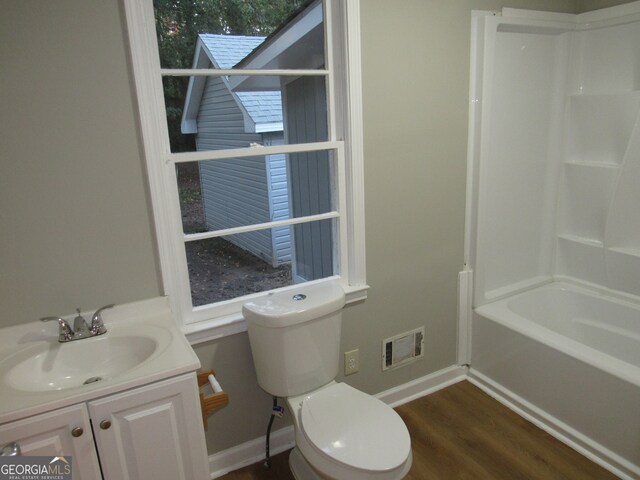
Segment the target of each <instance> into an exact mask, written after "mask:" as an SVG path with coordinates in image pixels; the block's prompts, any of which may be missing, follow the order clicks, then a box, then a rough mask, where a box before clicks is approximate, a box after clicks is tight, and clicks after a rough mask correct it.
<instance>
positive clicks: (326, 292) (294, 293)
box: [242, 281, 345, 328]
mask: <svg viewBox="0 0 640 480" xmlns="http://www.w3.org/2000/svg"><path fill="white" fill-rule="evenodd" d="M344 304H345V295H344V290H343V289H342V287H341V286H340V285H339V284H338V283H337V282H333V281H332V282H321V283H316V284H312V285H301V286H300V288H297V289H295V290H287V291H284V292H277V293H270V294H269V295H266V296H264V297H260V298H257V299H256V300H253V301H251V302H247V303H245V304H244V305H243V306H242V315H243V316H244V318H245V320H246V321H247V322H248V323H252V322H253V323H256V324H259V325H262V326H265V327H272V328H281V327H288V326H291V325H296V324H298V323H304V322H308V321H310V320H313V319H316V318H320V317H323V316H325V315H329V314H332V313H335V312H337V311H339V310H340V309H341V308H342V307H344Z"/></svg>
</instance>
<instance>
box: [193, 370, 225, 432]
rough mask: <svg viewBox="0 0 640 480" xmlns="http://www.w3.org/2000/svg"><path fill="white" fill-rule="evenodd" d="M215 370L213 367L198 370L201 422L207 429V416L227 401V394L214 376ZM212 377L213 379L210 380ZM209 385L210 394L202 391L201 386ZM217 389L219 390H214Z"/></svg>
mask: <svg viewBox="0 0 640 480" xmlns="http://www.w3.org/2000/svg"><path fill="white" fill-rule="evenodd" d="M215 374H216V373H215V371H214V370H213V369H207V370H200V372H198V375H197V376H198V387H199V388H200V405H201V407H202V423H203V424H204V429H205V430H207V427H208V418H209V415H211V414H212V413H213V412H215V411H216V410H220V409H221V408H222V407H224V406H225V405H226V404H227V403H229V395H228V394H227V392H225V391H224V390H222V388H221V387H220V384H219V383H218V381H217V380H216V378H215ZM211 379H213V380H211ZM206 385H210V386H211V388H212V389H213V390H214V392H213V393H211V394H204V393H202V387H205V386H206ZM216 390H219V391H216Z"/></svg>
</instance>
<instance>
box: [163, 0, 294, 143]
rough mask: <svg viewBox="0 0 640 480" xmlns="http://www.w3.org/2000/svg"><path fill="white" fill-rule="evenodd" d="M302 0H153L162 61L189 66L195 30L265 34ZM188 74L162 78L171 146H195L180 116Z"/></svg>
mask: <svg viewBox="0 0 640 480" xmlns="http://www.w3.org/2000/svg"><path fill="white" fill-rule="evenodd" d="M304 3H306V0H154V2H153V4H154V9H155V21H156V34H157V37H158V50H159V52H160V65H161V66H162V67H163V68H191V63H192V60H193V53H194V48H195V45H196V40H197V38H198V34H199V33H217V34H229V35H256V36H268V35H269V34H270V33H271V32H273V31H274V30H275V29H276V28H277V27H279V26H280V25H281V24H282V23H283V22H284V21H285V20H286V19H287V18H288V17H289V16H290V15H291V14H292V13H293V12H294V11H296V10H297V9H298V8H300V6H301V5H303V4H304ZM188 83H189V79H188V77H165V78H164V79H163V86H164V94H165V104H166V107H167V122H168V124H169V135H170V137H171V138H170V140H171V147H172V150H173V151H187V150H195V144H194V140H193V138H189V137H190V136H187V135H182V134H181V132H180V120H181V118H182V108H183V105H184V96H185V93H186V90H187V85H188Z"/></svg>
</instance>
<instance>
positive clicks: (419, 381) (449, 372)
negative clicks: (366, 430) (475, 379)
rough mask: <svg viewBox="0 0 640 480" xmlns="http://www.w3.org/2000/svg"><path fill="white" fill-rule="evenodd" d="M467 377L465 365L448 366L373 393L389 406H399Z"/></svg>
mask: <svg viewBox="0 0 640 480" xmlns="http://www.w3.org/2000/svg"><path fill="white" fill-rule="evenodd" d="M466 378H467V367H465V366H460V365H452V366H450V367H447V368H444V369H442V370H438V371H437V372H433V373H430V374H429V375H425V376H424V377H420V378H416V379H415V380H412V381H410V382H407V383H404V384H402V385H398V386H397V387H393V388H390V389H389V390H385V391H384V392H381V393H378V394H377V395H375V396H376V397H377V398H379V399H380V400H382V401H383V402H384V403H386V404H387V405H389V406H390V407H393V408H395V407H399V406H400V405H404V404H405V403H408V402H410V401H412V400H415V399H417V398H420V397H424V396H426V395H429V394H431V393H433V392H436V391H438V390H441V389H443V388H446V387H448V386H450V385H453V384H454V383H458V382H460V381H462V380H464V379H466Z"/></svg>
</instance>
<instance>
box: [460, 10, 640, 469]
mask: <svg viewBox="0 0 640 480" xmlns="http://www.w3.org/2000/svg"><path fill="white" fill-rule="evenodd" d="M472 42H473V45H472V65H471V89H470V100H471V104H470V123H469V135H470V136H469V175H468V205H467V207H468V208H467V238H466V247H467V248H466V252H465V254H466V258H465V271H463V272H461V276H460V277H461V322H460V329H461V339H462V344H461V352H462V353H461V359H462V361H463V363H466V362H468V363H470V365H471V369H470V376H471V379H472V381H474V382H475V383H477V384H478V385H480V386H481V387H482V388H484V389H485V390H487V391H489V392H490V393H491V394H493V395H494V396H496V397H498V398H500V399H501V400H502V401H503V402H505V403H507V404H509V405H510V406H511V407H512V408H514V409H516V410H518V411H519V412H520V413H522V414H524V415H525V416H527V417H528V418H530V419H531V420H533V421H534V422H536V423H538V424H540V425H541V426H543V427H544V428H546V429H547V430H549V431H550V432H552V433H553V434H554V435H556V436H557V437H559V438H561V439H562V440H564V441H565V442H567V443H569V444H570V445H572V446H574V448H576V449H578V450H580V451H582V452H583V453H585V454H586V455H588V456H590V457H591V458H593V459H594V460H596V461H597V462H599V463H601V464H602V465H604V466H605V467H607V468H609V469H610V470H611V471H613V472H614V473H616V474H618V475H619V476H621V477H623V478H640V357H639V355H640V353H638V352H640V116H639V113H640V48H638V46H639V45H640V2H633V3H629V4H625V5H621V6H618V7H612V8H607V9H602V10H597V11H594V12H589V13H584V14H580V15H570V14H555V13H547V12H534V11H526V10H514V9H504V10H503V11H502V12H501V13H495V12H474V16H473V19H472ZM550 292H553V293H550ZM523 298H524V300H523ZM517 299H520V300H517ZM581 302H582V303H581ZM518 305H520V306H522V305H525V306H526V308H524V307H522V308H516V307H517V306H518ZM593 305H598V307H597V308H595V307H593ZM514 306H515V307H514ZM622 311H624V312H626V313H625V314H624V315H623V318H621V317H620V315H621V313H620V312H622ZM464 339H470V340H469V342H468V343H467V344H465V343H464ZM617 351H618V352H628V354H625V355H622V356H616V355H614V353H615V352H617ZM465 360H466V362H465Z"/></svg>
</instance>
